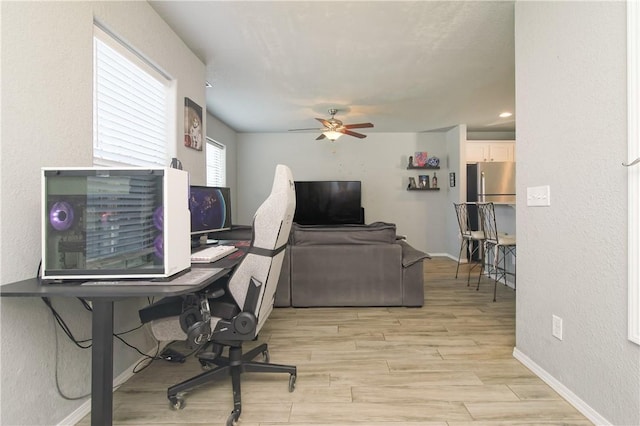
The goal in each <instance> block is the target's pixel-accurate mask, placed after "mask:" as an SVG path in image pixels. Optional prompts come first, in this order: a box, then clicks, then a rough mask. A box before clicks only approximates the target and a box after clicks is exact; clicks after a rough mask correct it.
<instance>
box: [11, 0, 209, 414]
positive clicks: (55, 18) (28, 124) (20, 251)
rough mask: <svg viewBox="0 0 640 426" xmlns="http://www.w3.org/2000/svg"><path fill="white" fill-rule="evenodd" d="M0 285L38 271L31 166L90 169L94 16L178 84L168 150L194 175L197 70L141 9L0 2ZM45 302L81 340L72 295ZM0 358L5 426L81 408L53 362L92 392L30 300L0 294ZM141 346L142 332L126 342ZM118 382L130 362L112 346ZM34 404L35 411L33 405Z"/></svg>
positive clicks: (76, 391) (146, 345)
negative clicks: (187, 112)
mask: <svg viewBox="0 0 640 426" xmlns="http://www.w3.org/2000/svg"><path fill="white" fill-rule="evenodd" d="M0 7H1V8H2V9H1V19H2V21H1V28H2V37H1V43H2V44H1V54H2V57H1V59H2V127H1V136H2V143H1V144H0V150H1V151H0V154H1V156H0V162H1V164H0V166H1V167H0V170H1V175H0V179H1V180H0V189H1V194H2V201H1V205H0V217H2V221H0V242H1V246H0V264H2V266H3V267H2V270H1V271H0V279H1V282H2V284H6V283H8V282H12V281H15V280H20V279H25V278H29V277H33V276H35V275H36V270H37V268H38V262H39V260H40V226H39V224H40V167H42V166H84V167H89V166H91V164H92V99H93V93H92V90H93V88H92V80H93V65H92V63H93V62H92V61H93V20H94V17H95V18H96V19H97V20H99V21H100V22H102V23H103V24H104V25H105V26H107V27H108V28H110V29H111V30H112V31H113V32H115V33H116V34H118V35H119V36H120V37H122V38H123V39H124V40H127V41H128V42H129V43H130V44H131V45H133V46H135V47H136V48H138V49H139V50H141V51H142V52H144V53H145V54H146V55H147V56H148V57H150V58H151V59H152V60H153V61H154V62H155V63H157V64H158V65H159V66H160V67H162V68H164V69H165V70H166V71H167V72H168V73H169V74H170V75H171V76H172V77H173V78H175V79H176V82H175V83H176V86H175V87H176V100H175V107H176V121H175V123H173V124H174V126H173V127H175V133H176V146H175V147H172V149H174V150H175V153H176V155H177V156H178V157H179V158H180V159H181V160H182V162H183V164H184V166H185V169H186V170H188V171H191V172H192V173H193V174H194V175H195V177H196V178H197V179H201V176H203V174H204V154H203V152H197V151H193V150H189V149H187V148H185V147H184V146H182V134H183V130H182V129H183V128H182V126H183V108H184V106H183V105H184V97H185V96H188V97H190V98H191V99H193V100H194V101H196V102H197V103H199V104H200V105H202V106H204V71H205V70H204V65H203V64H202V63H201V62H200V61H199V60H198V59H197V57H196V56H195V55H194V54H193V53H192V52H191V51H189V50H188V49H187V48H186V47H185V45H184V43H183V42H182V41H181V40H180V39H179V38H178V37H177V36H176V35H175V34H174V33H173V32H172V31H171V30H170V28H169V27H168V26H167V25H166V24H165V23H164V22H163V21H162V20H161V19H160V17H159V16H158V15H157V14H156V13H155V12H154V11H153V9H151V7H150V6H149V5H148V4H147V3H146V2H1V3H0ZM53 303H54V305H55V306H56V308H57V309H59V312H61V314H62V315H63V316H64V318H65V319H66V320H67V322H68V323H69V325H70V327H71V328H72V329H73V331H74V334H76V337H77V338H87V337H90V327H89V325H90V321H89V318H90V316H89V313H88V312H87V311H85V310H84V309H83V308H82V307H81V305H80V303H79V302H78V301H77V300H75V299H61V298H54V299H53ZM141 303H143V301H142V300H138V299H133V300H127V301H123V302H118V303H117V304H116V307H115V311H116V312H115V317H116V324H115V329H116V330H117V331H118V330H119V331H122V330H125V329H130V328H132V327H133V326H135V325H137V324H139V320H138V318H137V308H138V307H139V306H141ZM0 306H1V309H0V311H1V319H0V327H1V330H0V331H1V335H2V345H1V354H0V360H1V365H0V372H1V375H2V376H1V377H2V380H1V386H2V388H1V393H2V399H1V403H0V404H1V405H0V423H1V424H3V425H51V424H56V423H58V422H60V421H62V420H63V419H64V418H65V417H66V416H68V415H69V414H70V413H72V412H73V411H74V410H75V409H76V408H77V407H78V406H79V405H80V404H81V403H82V401H66V400H63V399H62V398H61V397H59V396H58V394H57V391H56V388H55V384H54V371H55V368H56V367H55V360H56V358H57V359H58V360H59V363H60V365H59V366H58V372H59V377H60V382H61V387H62V388H63V390H64V391H65V392H67V393H68V394H69V395H72V396H75V395H81V394H85V393H87V392H88V391H89V390H90V374H89V369H90V352H89V351H88V350H80V349H75V347H73V346H72V345H71V344H70V343H69V342H68V340H67V338H66V337H65V336H64V335H63V334H62V333H60V332H58V336H59V337H58V338H59V344H60V347H59V350H58V352H57V353H56V344H55V339H54V325H53V320H52V318H51V315H50V314H49V312H48V310H46V308H45V307H44V304H43V303H42V301H40V300H39V299H37V298H31V299H27V298H2V299H0ZM127 339H128V340H129V341H130V342H131V343H133V344H136V345H138V346H140V347H141V348H142V349H143V350H149V349H150V348H151V347H152V346H153V344H152V341H151V340H150V339H149V337H148V336H147V335H146V333H145V332H144V331H140V332H137V333H133V334H130V335H127ZM114 352H115V363H114V374H115V375H116V376H117V375H119V374H120V373H122V372H123V371H124V370H126V368H127V367H129V366H130V365H131V364H132V363H133V362H134V361H135V360H137V359H138V358H139V355H138V354H137V353H136V352H133V351H132V350H131V349H128V348H125V347H124V346H123V345H122V344H121V343H120V342H119V341H117V340H116V341H115V343H114ZM34 407H37V409H33V408H34Z"/></svg>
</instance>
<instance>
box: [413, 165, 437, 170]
mask: <svg viewBox="0 0 640 426" xmlns="http://www.w3.org/2000/svg"><path fill="white" fill-rule="evenodd" d="M407 170H440V166H407Z"/></svg>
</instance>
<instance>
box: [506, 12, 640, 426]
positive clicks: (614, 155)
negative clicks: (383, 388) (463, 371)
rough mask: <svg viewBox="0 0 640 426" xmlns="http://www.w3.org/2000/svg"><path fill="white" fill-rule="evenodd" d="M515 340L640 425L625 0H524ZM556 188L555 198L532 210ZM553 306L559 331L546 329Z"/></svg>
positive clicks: (616, 417)
mask: <svg viewBox="0 0 640 426" xmlns="http://www.w3.org/2000/svg"><path fill="white" fill-rule="evenodd" d="M515 10H516V20H515V41H516V43H515V46H516V105H517V108H518V128H517V140H518V177H517V192H518V207H517V219H516V220H517V229H518V291H517V296H516V297H517V314H516V345H517V349H518V350H519V351H521V352H522V353H523V354H525V355H526V356H527V357H528V358H530V359H531V360H532V361H533V362H535V363H536V364H537V365H538V366H539V367H541V368H542V369H543V370H545V371H546V372H547V373H549V374H550V375H551V376H552V377H553V378H555V379H556V380H557V381H559V382H560V383H561V384H562V385H563V386H565V387H566V388H567V389H569V390H570V391H571V392H573V393H574V394H575V395H576V396H577V397H578V398H580V399H581V400H582V401H584V402H585V403H586V404H587V405H588V406H589V407H590V408H591V409H592V410H593V411H595V412H596V413H599V415H600V416H601V417H603V418H605V419H607V421H609V422H611V423H613V424H618V425H638V424H640V347H638V346H637V345H635V344H633V343H631V342H630V341H629V340H627V252H626V250H627V244H626V241H627V208H626V206H627V191H626V188H627V179H626V171H625V170H624V169H623V167H622V166H621V162H622V161H624V160H625V159H626V153H627V149H626V138H627V136H626V134H627V122H626V113H627V108H626V12H625V3H624V2H517V3H516V9H515ZM538 185H550V186H551V206H550V207H545V208H534V207H526V205H525V204H526V195H525V194H526V188H527V187H529V186H538ZM552 314H555V315H558V316H560V317H562V319H563V320H564V339H563V340H562V341H559V340H557V339H555V338H554V337H552V336H551V316H552Z"/></svg>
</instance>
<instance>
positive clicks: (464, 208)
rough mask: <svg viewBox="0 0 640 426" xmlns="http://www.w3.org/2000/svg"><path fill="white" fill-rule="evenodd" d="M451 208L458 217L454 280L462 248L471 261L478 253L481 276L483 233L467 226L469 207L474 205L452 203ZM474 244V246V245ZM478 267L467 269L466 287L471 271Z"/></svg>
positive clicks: (458, 267)
mask: <svg viewBox="0 0 640 426" xmlns="http://www.w3.org/2000/svg"><path fill="white" fill-rule="evenodd" d="M453 206H454V207H455V209H456V216H457V217H458V226H459V228H460V238H461V240H460V252H459V253H458V265H457V266H456V278H458V270H459V269H460V259H461V258H462V250H463V249H464V247H465V246H466V247H467V251H468V253H469V255H468V258H469V260H471V259H472V258H473V255H474V254H476V253H478V256H479V258H480V262H479V265H481V266H480V273H481V274H482V265H483V263H484V260H483V259H482V250H481V247H482V244H483V242H484V238H485V237H484V231H482V229H481V230H479V231H473V230H472V229H471V226H470V224H469V206H474V203H453ZM474 243H475V244H474ZM476 266H478V264H475V265H473V266H472V267H471V268H469V271H468V273H467V287H468V286H469V281H470V277H471V270H472V269H473V268H475V267H476Z"/></svg>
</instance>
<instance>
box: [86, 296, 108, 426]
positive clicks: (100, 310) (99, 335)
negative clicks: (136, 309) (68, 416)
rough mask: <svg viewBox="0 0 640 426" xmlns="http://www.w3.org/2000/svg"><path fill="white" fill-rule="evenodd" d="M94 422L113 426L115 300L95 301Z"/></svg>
mask: <svg viewBox="0 0 640 426" xmlns="http://www.w3.org/2000/svg"><path fill="white" fill-rule="evenodd" d="M92 302H93V320H92V321H93V322H92V326H91V327H92V331H93V345H92V347H91V426H110V425H111V424H112V420H113V419H112V417H113V301H112V300H105V299H94V300H93V301H92Z"/></svg>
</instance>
